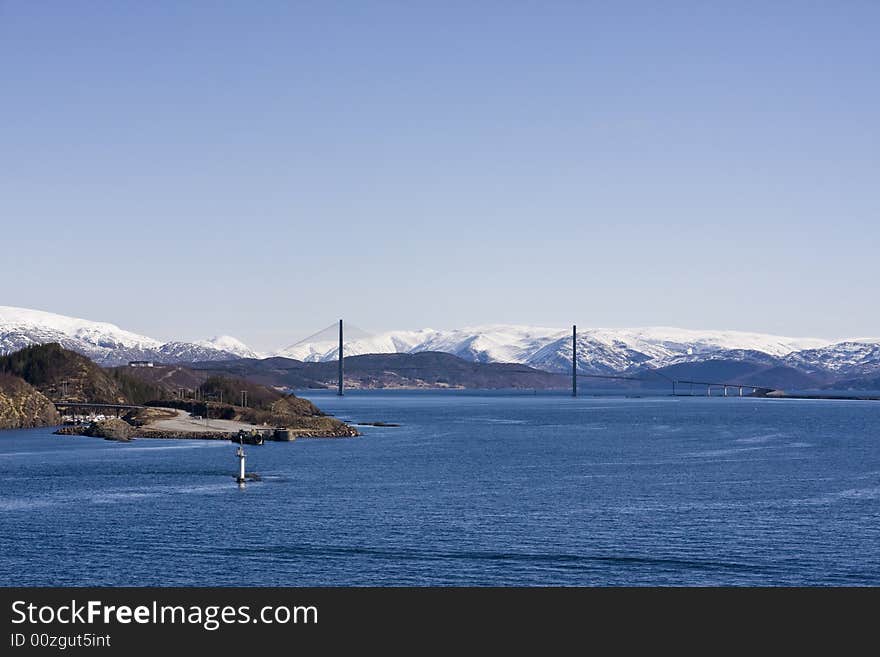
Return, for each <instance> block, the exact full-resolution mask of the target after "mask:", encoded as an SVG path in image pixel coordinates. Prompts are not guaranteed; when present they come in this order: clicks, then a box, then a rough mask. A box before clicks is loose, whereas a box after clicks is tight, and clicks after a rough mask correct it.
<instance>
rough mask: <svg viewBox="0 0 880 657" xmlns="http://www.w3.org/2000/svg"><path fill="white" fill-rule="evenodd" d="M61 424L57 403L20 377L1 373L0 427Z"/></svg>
mask: <svg viewBox="0 0 880 657" xmlns="http://www.w3.org/2000/svg"><path fill="white" fill-rule="evenodd" d="M56 424H61V418H60V416H59V415H58V411H57V410H56V409H55V405H54V404H53V403H52V402H51V401H49V399H48V398H47V397H46V396H45V395H43V394H42V393H40V392H39V391H38V390H37V389H36V388H34V387H33V386H31V385H29V384H28V383H26V382H25V381H23V380H22V379H19V378H18V377H15V376H11V375H9V374H2V373H0V429H28V428H31V427H47V426H54V425H56Z"/></svg>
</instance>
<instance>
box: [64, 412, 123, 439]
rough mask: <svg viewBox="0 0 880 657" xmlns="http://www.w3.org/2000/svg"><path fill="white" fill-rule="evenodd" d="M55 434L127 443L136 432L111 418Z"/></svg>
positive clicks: (68, 428) (65, 429)
mask: <svg viewBox="0 0 880 657" xmlns="http://www.w3.org/2000/svg"><path fill="white" fill-rule="evenodd" d="M55 433H56V434H58V435H59V436H91V437H93V438H104V439H106V440H118V441H120V442H128V441H130V440H132V439H133V438H134V436H135V433H136V430H135V428H134V427H133V426H131V425H130V424H129V423H128V422H126V421H125V420H120V419H119V418H115V417H111V418H108V419H106V420H97V421H95V422H92V423H91V424H78V425H74V426H68V427H61V428H60V429H58V431H56V432H55Z"/></svg>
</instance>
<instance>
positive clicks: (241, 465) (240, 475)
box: [235, 445, 245, 484]
mask: <svg viewBox="0 0 880 657" xmlns="http://www.w3.org/2000/svg"><path fill="white" fill-rule="evenodd" d="M235 455H236V456H237V457H238V477H236V479H235V481H237V482H238V483H239V484H244V482H245V478H244V458H245V457H244V447H242V446H241V445H239V446H238V450H237V451H236V452H235Z"/></svg>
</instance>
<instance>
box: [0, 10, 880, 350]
mask: <svg viewBox="0 0 880 657" xmlns="http://www.w3.org/2000/svg"><path fill="white" fill-rule="evenodd" d="M222 4H223V6H221V3H213V2H188V3H179V2H150V3H140V2H40V3H34V2H25V1H14V0H12V1H10V0H6V1H4V0H0V83H2V85H0V101H2V102H0V123H2V126H3V127H2V129H0V172H2V175H0V224H2V225H0V228H2V231H0V239H2V244H0V247H2V251H0V253H2V257H0V281H2V283H0V304H7V305H18V306H25V307H34V308H40V309H44V310H52V311H55V312H60V313H64V314H72V315H78V316H84V317H88V318H91V319H102V320H107V321H113V322H114V323H117V324H119V325H121V326H123V327H125V328H128V329H131V330H135V331H138V332H141V333H145V334H148V335H152V336H155V337H159V338H172V337H175V338H177V337H180V338H186V339H193V338H199V337H206V336H209V335H213V334H217V333H229V334H232V335H236V336H238V337H240V338H242V339H244V340H245V341H247V342H249V343H252V344H253V345H255V346H257V347H259V348H270V347H278V346H282V345H285V344H289V343H291V342H294V341H296V339H297V338H299V337H302V336H304V335H306V334H308V333H311V332H313V331H314V330H317V329H319V328H321V327H323V326H325V325H327V324H329V323H330V322H331V321H333V320H334V319H335V318H337V317H339V316H344V317H346V319H349V320H350V321H351V322H353V323H355V324H357V325H359V326H362V327H364V328H366V329H370V330H383V329H391V328H418V327H425V326H430V327H434V328H449V327H455V326H464V325H474V324H481V323H493V322H498V323H501V322H503V323H524V324H540V325H549V326H557V325H558V326H565V325H568V324H571V323H572V322H577V323H578V324H579V325H583V326H641V325H672V326H683V327H689V328H730V329H743V330H756V331H767V332H777V333H783V334H789V335H815V336H818V337H829V338H834V337H846V336H863V335H877V334H880V328H878V326H880V307H878V304H877V303H876V299H877V294H876V287H877V281H878V279H880V276H878V274H880V264H878V262H880V259H878V256H877V245H878V244H880V221H878V218H880V184H878V183H880V143H878V135H880V109H878V106H880V85H878V84H877V69H878V65H880V41H878V39H877V38H876V31H877V26H878V24H880V4H878V3H876V2H848V1H842V2H835V3H818V2H806V1H804V2H756V3H748V2H736V3H733V2H731V3H706V2H672V3H655V2H613V3H612V2H607V3H589V2H514V1H510V2H498V3H495V2H478V3H473V2H461V3H458V2H443V3H440V2H435V3H428V2H424V3H423V2H418V3H411V2H376V3H370V2H339V3H330V2H303V3H299V2H269V1H263V2H259V3H250V2H238V3H222ZM661 5H662V6H661Z"/></svg>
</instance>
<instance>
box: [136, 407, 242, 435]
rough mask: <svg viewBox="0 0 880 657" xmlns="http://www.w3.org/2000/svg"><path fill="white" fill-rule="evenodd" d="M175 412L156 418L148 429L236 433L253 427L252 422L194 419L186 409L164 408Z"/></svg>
mask: <svg viewBox="0 0 880 657" xmlns="http://www.w3.org/2000/svg"><path fill="white" fill-rule="evenodd" d="M166 410H169V411H174V412H176V413H177V417H174V418H171V419H169V420H156V421H155V422H151V423H150V424H148V425H147V428H149V429H160V430H162V431H179V432H182V433H205V432H214V431H229V432H230V433H237V432H238V430H239V429H245V430H246V431H250V430H251V429H255V428H257V427H255V426H254V425H253V424H248V423H246V422H236V421H235V420H208V423H207V424H205V419H204V418H202V419H201V420H196V419H195V418H193V417H192V416H191V415H190V414H189V413H188V412H187V411H180V410H177V409H174V408H169V409H166Z"/></svg>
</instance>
